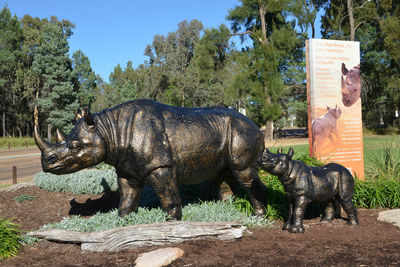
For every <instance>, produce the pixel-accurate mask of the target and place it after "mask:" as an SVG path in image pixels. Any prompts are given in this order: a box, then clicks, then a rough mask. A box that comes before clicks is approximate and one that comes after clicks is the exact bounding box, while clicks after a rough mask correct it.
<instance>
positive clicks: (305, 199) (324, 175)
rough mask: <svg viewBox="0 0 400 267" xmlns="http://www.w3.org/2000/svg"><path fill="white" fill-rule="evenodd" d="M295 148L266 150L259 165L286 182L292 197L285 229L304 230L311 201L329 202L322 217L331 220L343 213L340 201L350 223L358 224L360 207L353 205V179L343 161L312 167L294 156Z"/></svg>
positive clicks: (298, 231)
mask: <svg viewBox="0 0 400 267" xmlns="http://www.w3.org/2000/svg"><path fill="white" fill-rule="evenodd" d="M293 153H294V151H293V149H292V148H290V149H289V152H288V154H283V153H282V150H281V149H280V150H278V153H277V154H275V153H271V152H270V151H269V150H268V149H267V148H266V149H265V150H264V152H263V156H262V158H261V161H260V162H259V163H260V166H261V168H262V169H264V170H266V171H267V172H269V173H271V174H273V175H276V176H278V178H279V180H280V181H281V183H282V184H283V185H284V188H285V191H286V193H287V197H288V201H289V214H288V219H287V221H286V222H285V224H284V225H283V230H288V231H289V232H291V233H303V232H304V227H303V218H304V211H305V209H306V206H307V205H308V204H309V203H310V202H311V201H318V202H322V203H326V204H327V206H326V209H325V214H324V217H323V219H322V220H323V221H327V222H331V221H332V220H333V219H334V218H335V217H340V205H341V206H342V207H343V209H344V210H345V211H346V213H347V215H348V219H349V220H348V224H352V225H357V224H358V218H357V210H356V208H355V207H354V205H353V202H352V197H353V192H354V179H353V176H352V175H351V173H350V172H349V171H348V170H347V169H346V168H345V167H343V166H342V165H339V164H336V163H329V164H327V165H324V166H322V167H310V166H307V165H305V164H304V163H303V162H302V161H299V160H292V156H293Z"/></svg>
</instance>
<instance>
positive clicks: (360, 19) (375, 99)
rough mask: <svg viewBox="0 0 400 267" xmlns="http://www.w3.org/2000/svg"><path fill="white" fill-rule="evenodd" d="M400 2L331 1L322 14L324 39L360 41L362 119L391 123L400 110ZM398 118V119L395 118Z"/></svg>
mask: <svg viewBox="0 0 400 267" xmlns="http://www.w3.org/2000/svg"><path fill="white" fill-rule="evenodd" d="M399 10H400V3H399V2H398V1H390V0H385V1H377V0H375V1H372V0H370V1H356V0H352V1H349V0H346V1H345V0H332V1H330V3H329V5H327V7H326V9H325V14H324V16H322V34H323V36H324V37H325V38H330V39H341V40H355V41H360V50H361V73H362V80H363V86H362V88H363V89H362V98H363V99H362V100H363V120H364V123H365V125H366V126H367V127H370V128H377V127H380V126H381V125H380V123H381V122H382V120H383V121H384V123H385V125H393V122H394V120H395V119H396V115H395V114H396V110H397V112H399V110H400V91H399V88H400V76H399V75H400V74H399V73H400V65H399V64H400V61H399V59H400V57H399V56H400V52H399V51H400V45H399V44H398V43H399V42H398V40H399V39H400V30H399V29H400V19H399V17H400V11H399ZM397 120H398V119H397Z"/></svg>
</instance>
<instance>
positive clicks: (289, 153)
mask: <svg viewBox="0 0 400 267" xmlns="http://www.w3.org/2000/svg"><path fill="white" fill-rule="evenodd" d="M293 154H294V150H293V147H291V148H289V152H288V156H289V158H292V157H293Z"/></svg>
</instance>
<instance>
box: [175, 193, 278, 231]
mask: <svg viewBox="0 0 400 267" xmlns="http://www.w3.org/2000/svg"><path fill="white" fill-rule="evenodd" d="M236 201H237V200H234V199H233V198H229V199H228V200H226V201H216V202H213V201H207V202H202V203H196V204H188V205H186V206H185V207H184V208H183V210H182V218H183V220H184V221H202V222H239V223H241V224H244V225H248V226H256V225H268V224H270V223H271V221H269V220H268V219H267V218H260V217H258V216H254V215H251V214H249V213H248V212H247V211H245V212H242V211H240V210H238V209H237V207H238V204H237V202H236ZM246 205H247V204H246ZM246 213H247V214H246Z"/></svg>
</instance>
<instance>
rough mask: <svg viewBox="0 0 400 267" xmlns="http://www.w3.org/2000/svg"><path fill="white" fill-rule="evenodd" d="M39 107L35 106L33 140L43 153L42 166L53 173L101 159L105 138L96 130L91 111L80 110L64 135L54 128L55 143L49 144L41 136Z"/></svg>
mask: <svg viewBox="0 0 400 267" xmlns="http://www.w3.org/2000/svg"><path fill="white" fill-rule="evenodd" d="M37 117H38V111H37V108H35V125H34V140H35V142H36V145H37V146H38V147H39V149H40V151H41V153H42V155H41V162H42V169H43V171H44V172H50V173H54V174H67V173H73V172H76V171H79V170H82V169H84V168H87V167H91V166H94V165H96V164H98V163H100V162H102V161H103V160H104V155H105V144H104V140H103V139H102V138H101V137H100V136H99V135H98V134H97V131H96V130H95V126H94V122H93V118H92V115H91V114H90V113H89V112H88V111H87V110H79V111H78V113H77V115H76V118H77V121H76V124H75V127H74V128H73V129H72V131H71V133H70V134H69V135H68V136H67V137H65V136H64V134H63V133H62V132H61V131H60V130H59V129H57V130H56V133H57V135H56V136H57V143H55V144H50V143H48V142H46V141H45V140H43V139H42V137H41V136H40V133H39V126H38V124H39V123H38V118H37Z"/></svg>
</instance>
